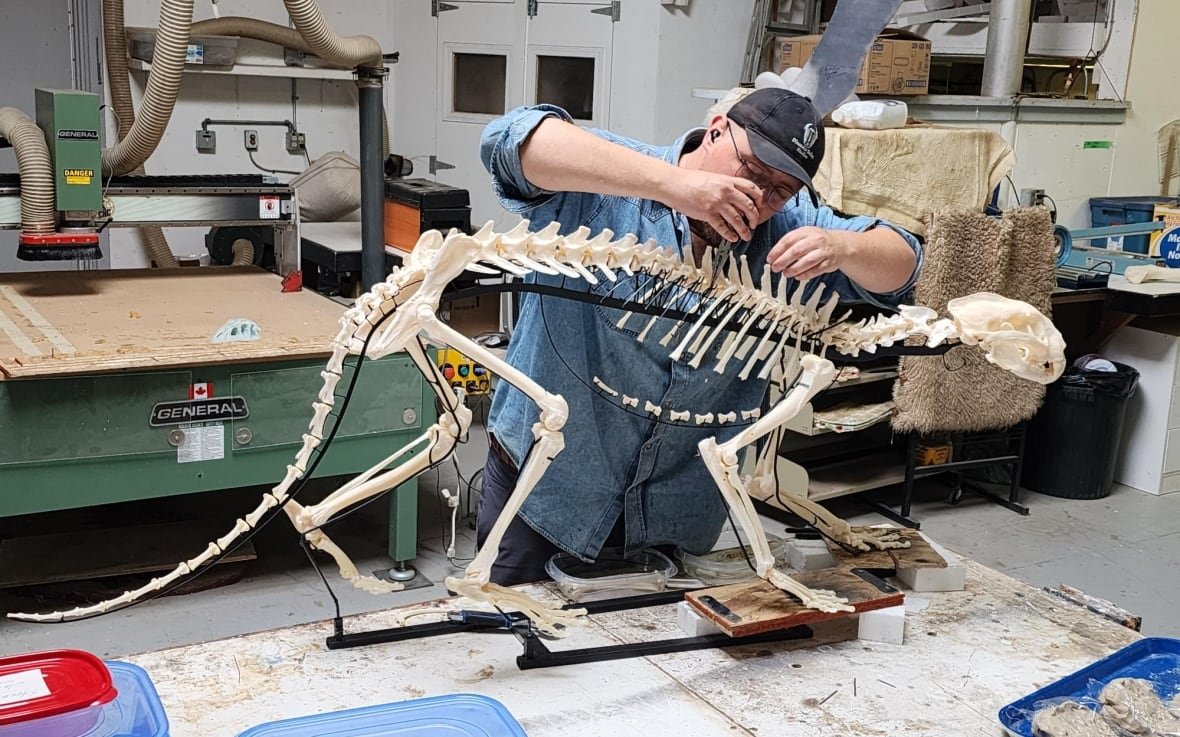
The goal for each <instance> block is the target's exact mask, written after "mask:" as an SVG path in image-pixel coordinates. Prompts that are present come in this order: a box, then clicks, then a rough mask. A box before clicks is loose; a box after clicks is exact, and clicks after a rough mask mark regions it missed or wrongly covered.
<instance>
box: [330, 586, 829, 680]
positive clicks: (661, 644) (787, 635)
mask: <svg viewBox="0 0 1180 737" xmlns="http://www.w3.org/2000/svg"><path fill="white" fill-rule="evenodd" d="M685 593H686V592H685V591H665V592H661V593H658V594H646V595H643V596H629V597H624V598H619V599H608V600H605V601H593V602H586V603H584V604H567V605H566V606H564V607H562V608H563V609H573V608H579V609H586V613H587V614H602V613H605V612H614V611H622V610H627V609H641V608H643V607H649V606H659V605H662V604H675V603H678V602H680V601H682V600H683V599H684V594H685ZM480 614H481V615H484V614H485V613H482V612H481V613H480ZM334 624H335V633H334V634H333V635H331V636H330V637H328V638H327V641H326V642H327V646H328V649H329V650H341V649H345V648H352V647H364V646H366V645H378V644H383V643H387V642H401V641H403V640H416V639H419V638H422V637H436V636H440V635H453V634H456V633H458V632H469V631H476V630H483V631H488V632H492V633H511V634H513V635H515V636H516V638H517V639H518V640H519V641H520V643H521V645H522V646H523V648H524V651H523V653H522V654H521V655H519V656H517V658H516V665H517V667H518V668H520V669H521V670H531V669H534V668H551V667H554V666H559V665H575V664H577V663H597V662H601V661H604V660H620V659H624V658H634V657H640V656H644V655H662V654H665V653H679V652H687V651H690V650H703V649H709V648H716V647H737V646H739V645H755V644H763V643H769V642H783V641H788V640H806V639H809V638H811V637H812V635H813V634H814V633H813V632H812V630H811V628H810V627H807V626H802V625H801V626H798V627H792V628H790V629H785V630H775V631H772V632H764V633H760V634H757V635H747V636H745V637H730V636H729V635H726V634H724V633H718V634H713V635H703V636H700V637H674V638H669V639H666V640H656V641H654V642H640V643H630V644H622V645H603V646H600V647H587V648H578V649H574V650H557V651H554V650H550V649H549V647H548V646H547V645H546V644H545V642H544V640H543V639H542V638H541V635H540V634H539V633H538V632H537V630H536V628H535V627H534V626H533V623H532V622H531V621H530V620H529V619H528V617H526V616H524V615H523V614H520V613H519V612H508V613H506V614H491V613H489V614H486V616H481V617H479V618H478V619H475V618H473V619H472V621H448V622H430V623H427V624H417V625H409V626H406V627H391V628H388V629H380V630H370V631H368V632H354V633H345V632H344V622H343V619H341V618H340V617H339V616H337V617H336V619H335V622H334Z"/></svg>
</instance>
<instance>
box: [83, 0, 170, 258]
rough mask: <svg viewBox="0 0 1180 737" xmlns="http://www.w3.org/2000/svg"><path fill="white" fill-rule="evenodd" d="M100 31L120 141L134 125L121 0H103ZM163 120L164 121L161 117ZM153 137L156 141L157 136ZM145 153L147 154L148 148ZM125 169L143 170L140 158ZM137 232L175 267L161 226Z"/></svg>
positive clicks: (152, 250)
mask: <svg viewBox="0 0 1180 737" xmlns="http://www.w3.org/2000/svg"><path fill="white" fill-rule="evenodd" d="M190 18H191V15H190ZM102 35H103V48H104V49H105V51H106V60H107V70H108V71H107V79H108V87H109V88H110V92H111V107H112V108H113V109H114V111H115V125H116V126H117V127H118V140H119V141H123V140H125V139H126V138H127V134H128V133H130V132H131V129H132V128H133V127H134V125H135V106H134V104H133V103H132V100H131V81H130V78H129V77H128V74H127V38H126V31H125V30H124V21H123V0H103V4H102ZM153 58H154V57H153ZM154 73H155V72H154V71H153V74H154ZM173 102H175V100H173ZM169 114H171V110H169ZM166 124H167V121H165V125H166ZM162 130H163V127H162V126H161V131H162ZM156 140H157V143H158V142H159V139H158V138H157V139H156ZM153 148H154V147H153ZM108 150H109V149H108ZM106 153H107V152H106V151H104V152H103V169H104V170H105V169H106ZM147 155H151V151H149V152H148V154H147ZM147 155H145V156H144V159H146V158H147ZM126 173H129V174H132V175H134V176H141V175H142V174H143V173H144V170H143V162H142V161H141V162H140V163H139V164H137V165H136V166H135V167H134V168H132V169H131V171H130V172H126ZM139 236H140V237H141V238H143V242H144V245H145V246H147V250H148V253H149V254H151V257H152V261H153V262H154V263H155V264H156V266H158V267H160V268H161V269H175V268H177V267H179V266H180V263H179V262H178V261H177V260H176V255H175V254H173V253H172V247H171V246H169V245H168V239H167V238H166V237H164V231H163V229H162V228H160V227H159V226H158V225H145V226H142V227H140V228H139Z"/></svg>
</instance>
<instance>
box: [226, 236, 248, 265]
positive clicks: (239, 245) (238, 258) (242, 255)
mask: <svg viewBox="0 0 1180 737" xmlns="http://www.w3.org/2000/svg"><path fill="white" fill-rule="evenodd" d="M230 250H231V251H233V252H234V260H233V261H231V262H230V266H249V265H251V264H253V263H254V244H253V243H251V242H250V240H249V239H248V238H238V239H237V240H236V241H234V242H233V245H231V246H230Z"/></svg>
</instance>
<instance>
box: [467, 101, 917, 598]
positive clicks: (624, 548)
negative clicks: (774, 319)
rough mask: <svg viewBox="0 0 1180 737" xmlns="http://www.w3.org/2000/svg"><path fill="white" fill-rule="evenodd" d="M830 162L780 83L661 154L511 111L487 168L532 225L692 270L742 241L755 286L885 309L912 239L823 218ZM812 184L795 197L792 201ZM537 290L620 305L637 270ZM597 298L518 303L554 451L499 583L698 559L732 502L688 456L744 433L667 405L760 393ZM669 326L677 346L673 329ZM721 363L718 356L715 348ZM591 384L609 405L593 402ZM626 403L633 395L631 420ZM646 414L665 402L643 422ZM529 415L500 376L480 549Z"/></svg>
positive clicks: (486, 152) (871, 224)
mask: <svg viewBox="0 0 1180 737" xmlns="http://www.w3.org/2000/svg"><path fill="white" fill-rule="evenodd" d="M823 152H824V133H823V121H822V118H821V116H820V115H819V114H818V113H817V111H816V110H815V108H814V107H812V105H811V104H810V101H809V100H807V99H806V98H803V97H800V96H798V95H795V94H793V93H791V92H788V91H785V90H779V89H765V90H758V91H755V92H753V93H751V94H750V95H748V96H747V97H745V98H744V99H742V100H740V101H739V102H738V103H736V104H735V105H734V106H733V107H732V108H731V109H730V110H729V112H728V113H727V114H726V115H718V116H714V117H713V119H712V120H710V122H709V124H708V126H706V127H704V128H696V129H694V130H690V131H688V132H687V133H685V134H683V135H682V136H681V137H680V138H678V139H677V140H676V141H674V142H673V143H672V145H670V146H652V145H648V144H645V143H641V142H639V141H635V140H632V139H628V138H624V137H621V136H617V135H615V134H612V133H610V132H607V131H603V130H592V129H584V128H581V127H578V126H577V125H574V124H573V122H572V120H571V118H570V116H569V114H568V113H566V112H565V111H564V110H562V109H561V108H558V107H555V106H552V105H536V106H532V107H523V108H518V109H516V110H513V111H511V112H509V113H508V114H506V115H504V116H503V117H501V118H498V119H496V120H494V121H492V122H491V123H490V124H489V125H488V126H487V128H486V129H485V131H484V135H483V140H482V144H481V157H482V159H483V163H484V166H485V167H486V168H487V170H488V171H489V173H490V174H491V177H492V187H493V188H494V190H495V192H496V194H497V196H498V197H499V199H500V202H501V204H502V205H503V206H504V208H505V209H507V210H508V211H510V212H513V213H517V214H519V215H521V217H523V218H526V219H528V220H529V221H530V222H531V227H532V229H534V230H539V229H541V228H542V227H544V226H545V225H547V224H549V223H550V222H553V221H557V222H559V223H561V233H563V234H569V233H571V232H573V231H574V230H576V229H577V228H578V227H579V226H586V227H587V228H589V229H590V231H591V233H592V234H597V233H598V232H600V231H602V230H604V229H609V230H611V231H613V233H614V234H615V236H614V237H615V238H616V239H617V238H621V237H622V236H623V235H625V234H628V233H631V234H634V235H635V236H637V237H638V239H639V241H640V242H641V243H642V242H645V241H647V240H649V239H651V240H654V241H655V242H656V243H657V244H659V245H660V246H662V247H663V248H665V249H667V250H668V252H669V253H671V254H675V255H677V256H678V257H680V258H682V259H688V258H692V259H694V261H695V262H696V263H697V264H698V265H699V264H700V263H701V262H702V259H709V258H712V257H713V255H714V253H715V251H714V249H716V248H717V247H718V246H721V245H722V244H723V243H725V244H735V245H734V253H735V254H737V255H742V254H744V255H745V256H746V257H747V258H748V260H749V264H750V271H751V272H752V273H753V275H754V279H755V281H756V282H760V281H761V276H762V271H763V266H764V265H765V264H769V265H770V268H771V271H772V274H773V276H772V279H773V284H774V286H776V287H777V282H778V280H779V279H789V280H791V281H790V282H789V283H788V292H789V293H790V292H791V291H793V290H794V289H795V288H796V287H797V285H798V284H799V282H801V281H803V280H808V279H809V280H811V281H809V282H808V283H807V284H806V293H805V295H804V296H805V297H806V296H808V295H810V293H811V292H812V290H813V289H815V288H816V287H817V286H818V285H819V283H821V282H822V283H824V284H825V285H826V288H827V289H828V290H829V291H830V290H834V291H836V292H838V293H839V294H840V297H841V300H842V301H861V302H870V303H872V304H875V305H878V306H881V307H891V306H894V305H896V304H897V303H899V302H901V301H903V300H905V299H907V298H908V296H909V292H910V290H911V288H912V287H913V284H914V282H915V280H916V279H917V275H918V272H919V270H920V266H921V261H922V251H921V246H920V244H919V242H918V240H917V239H916V238H915V237H914V236H913V235H911V234H909V233H907V232H905V231H902V230H900V229H898V228H896V227H894V226H892V225H890V224H888V223H885V222H883V221H881V220H878V219H875V218H868V217H842V216H840V215H837V214H836V213H834V212H833V211H832V210H831V209H829V208H827V207H821V206H819V205H818V201H817V198H816V195H815V192H814V189H813V188H812V184H811V177H812V176H814V174H815V172H816V170H817V169H818V168H819V164H820V161H821V159H822V158H823ZM802 190H806V193H805V194H800V193H801V191H802ZM526 278H527V279H529V280H534V281H537V282H542V283H547V284H554V285H560V286H564V287H566V288H568V289H577V290H584V291H591V292H595V293H598V294H603V295H605V294H607V293H608V292H609V293H610V294H611V295H612V296H616V297H627V296H630V295H632V294H633V293H635V292H636V291H637V290H638V289H640V286H641V284H642V283H641V282H638V281H636V280H638V279H641V278H642V277H641V276H637V277H633V278H627V277H625V275H623V274H619V280H620V281H625V282H628V283H626V284H623V285H620V284H617V283H611V282H610V281H609V280H607V279H605V278H602V279H600V280H599V284H598V285H596V286H592V285H588V284H586V283H585V282H579V281H577V280H572V279H567V278H565V277H561V276H547V275H544V274H531V275H529V276H528V277H526ZM623 314H624V313H623V312H621V311H619V310H616V309H612V308H607V307H603V306H601V305H597V304H594V303H592V302H591V303H587V302H584V301H577V300H571V299H562V298H558V297H553V296H541V295H538V294H526V295H524V296H523V297H522V299H521V304H520V310H519V313H518V318H517V324H516V328H515V332H514V334H513V336H512V341H511V343H510V345H509V348H508V360H509V362H510V363H511V364H512V365H513V366H516V367H517V368H518V369H520V370H522V371H524V372H525V373H526V374H528V375H529V376H530V377H532V378H533V379H534V380H536V381H537V382H538V383H539V384H540V385H541V386H543V387H544V388H545V389H546V390H547V391H549V392H552V393H555V394H560V395H561V396H562V397H564V398H565V400H566V402H567V403H568V405H569V420H568V421H567V422H566V424H565V427H564V428H563V433H564V437H565V448H564V450H562V451H561V452H560V453H558V454H557V455H556V456H555V457H554V458H553V459H552V462H551V463H550V465H549V466H548V468H547V469H546V471H545V473H544V475H543V476H542V477H541V479H540V480H539V481H538V482H537V484H536V486H535V487H534V488H533V491H532V493H531V494H530V496H529V498H528V499H527V500H526V501H525V503H524V505H523V506H522V507H521V509H520V511H519V513H518V515H517V516H516V518H514V519H513V520H512V523H511V525H510V526H509V528H508V531H507V533H506V534H505V536H504V539H503V542H502V544H501V545H500V550H499V553H498V558H497V561H496V565H495V566H494V567H493V570H492V573H491V578H492V581H493V582H495V583H499V584H503V585H512V584H516V583H522V582H526V581H536V580H542V579H545V578H546V573H545V563H546V561H547V560H548V559H549V558H550V557H551V556H552V555H553V554H554V553H557V552H560V551H565V552H568V553H571V554H573V555H575V556H577V557H579V558H581V559H582V560H586V561H592V560H595V559H597V558H599V557H600V556H601V555H602V554H603V551H604V549H610V551H612V552H611V554H618V553H621V554H624V555H626V554H631V553H634V552H636V551H638V550H640V549H642V548H645V547H664V546H667V547H671V546H679V547H680V548H682V549H684V550H685V551H687V552H689V553H692V554H701V553H704V552H706V551H708V550H709V549H710V548H711V547H712V545H713V544H714V542H715V541H716V540H717V537H718V535H719V534H720V531H721V527H722V525H723V524H724V521H725V516H726V507H725V502H724V500H723V499H722V497H721V495H720V493H719V491H718V489H717V488H716V484H715V483H714V481H713V479H712V477H711V476H710V475H709V473H708V470H707V469H706V468H705V465H704V463H703V461H702V460H701V459H700V457H699V453H698V450H697V443H698V442H699V441H700V440H701V439H702V438H705V437H707V436H710V435H714V436H717V437H718V439H719V442H722V441H724V440H726V439H728V438H730V437H732V436H733V435H734V434H736V433H737V432H739V431H740V430H741V429H742V428H743V427H744V426H745V425H747V424H748V422H742V421H740V420H739V421H738V422H736V423H731V424H726V425H722V426H717V425H716V424H712V425H710V424H706V425H703V426H702V425H698V424H696V423H695V422H693V421H689V422H672V421H670V419H669V415H670V413H671V412H672V411H684V410H688V411H690V412H692V413H693V415H698V414H699V415H705V414H708V413H712V414H713V416H714V417H716V416H717V414H719V413H727V412H738V413H739V417H740V412H741V411H742V410H751V409H755V408H758V407H761V406H762V404H763V401H764V399H765V397H766V391H767V381H766V380H762V379H758V378H757V372H755V373H753V374H751V375H750V377H749V378H748V379H744V380H743V379H740V378H739V377H738V376H737V374H738V373H739V371H740V363H739V364H738V366H739V367H738V368H737V369H733V368H732V366H733V365H734V364H733V363H731V364H730V365H731V370H728V371H726V372H725V373H722V374H718V373H716V372H715V371H714V370H713V367H714V365H715V358H714V360H708V359H706V360H705V361H703V362H702V363H701V364H700V368H693V367H691V366H690V365H688V363H687V362H686V361H684V360H681V361H672V360H671V359H670V358H669V354H670V353H671V352H672V350H673V348H674V347H675V345H676V343H677V342H679V340H680V339H681V338H680V337H676V338H674V342H672V343H669V344H668V345H667V346H661V345H660V343H659V338H660V337H662V336H664V335H665V334H666V333H667V331H668V330H669V329H671V327H672V326H673V322H672V320H670V319H667V318H658V319H657V322H656V324H655V325H654V326H653V328H652V329H651V331H650V335H649V336H648V337H647V338H646V339H645V340H643V341H639V340H637V335H638V333H639V331H640V330H642V329H643V327H644V326H645V325H646V324H647V322H648V320H649V319H650V318H649V317H648V316H646V315H636V316H634V317H633V318H632V319H631V320H630V321H628V322H627V323H625V324H624V325H622V326H620V325H619V321H620V318H621V317H622V316H623ZM685 332H686V331H681V332H680V334H679V335H681V336H682V335H684V334H685ZM714 350H715V348H714ZM594 379H599V381H601V382H602V383H604V384H605V385H606V386H609V387H612V388H613V389H615V390H616V391H617V393H618V395H619V396H613V395H611V394H610V393H608V392H605V391H602V390H600V388H599V386H598V383H597V382H595V381H594ZM622 395H626V396H628V397H634V398H637V399H638V406H637V407H635V406H625V405H623V404H622V402H621V398H622ZM647 402H651V403H652V404H653V405H659V406H660V407H662V408H663V411H662V412H661V414H660V415H659V416H658V417H656V416H653V415H652V414H651V413H648V412H645V411H643V407H645V406H646V403H647ZM537 417H538V409H537V407H536V405H535V404H534V403H533V401H532V400H530V399H529V398H528V397H527V396H526V395H525V394H523V393H522V392H520V391H519V390H518V389H516V388H515V387H513V386H511V385H509V384H508V383H507V382H504V381H501V382H500V383H499V385H498V387H497V389H496V395H495V398H494V399H493V402H492V408H491V411H490V412H489V415H488V422H487V427H488V431H489V444H490V450H489V453H488V459H487V464H486V466H485V468H484V478H483V490H482V493H481V496H480V503H479V509H478V514H477V542H478V544H480V545H482V544H483V542H484V540H485V539H486V537H487V535H488V532H489V531H490V530H491V527H492V525H493V524H494V522H495V521H496V518H497V516H498V515H499V513H500V511H501V510H502V509H503V507H504V503H505V501H506V500H507V498H508V495H509V494H511V492H512V490H513V488H514V487H515V482H516V477H517V474H518V473H519V469H520V468H521V467H522V466H523V464H524V462H525V460H526V458H527V456H528V453H529V449H530V448H531V447H532V443H533V434H532V427H533V424H534V423H535V422H536V421H537Z"/></svg>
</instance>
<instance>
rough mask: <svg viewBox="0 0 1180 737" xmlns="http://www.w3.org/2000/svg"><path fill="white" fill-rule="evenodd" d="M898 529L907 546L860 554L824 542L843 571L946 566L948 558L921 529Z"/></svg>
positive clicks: (826, 541) (884, 570)
mask: <svg viewBox="0 0 1180 737" xmlns="http://www.w3.org/2000/svg"><path fill="white" fill-rule="evenodd" d="M853 529H868V528H853ZM896 532H897V533H898V534H899V535H901V538H902V539H903V540H908V541H909V543H910V546H909V547H908V548H894V549H890V550H870V551H868V552H865V553H858V552H850V551H848V550H846V549H844V548H843V547H841V546H839V545H837V544H836V543H834V542H832V541H831V540H825V543H826V544H827V546H828V550H829V551H830V552H831V553H832V557H833V558H835V559H836V566H835V567H836V568H840V569H844V570H851V569H853V568H863V569H864V570H866V571H883V572H888V573H890V574H891V573H892V572H894V571H896V570H897V569H898V568H946V566H947V563H946V560H945V559H944V558H943V557H942V556H941V555H939V554H938V553H937V552H935V550H934V548H933V547H931V546H930V543H929V542H927V540H926V538H925V537H923V536H922V533H921V532H919V531H918V530H911V529H908V528H900V529H897V530H896Z"/></svg>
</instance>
